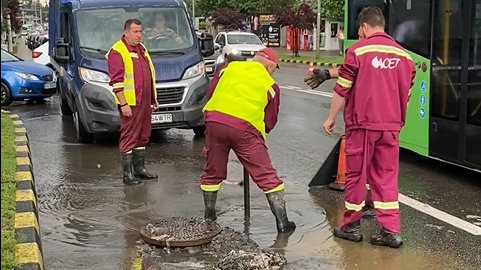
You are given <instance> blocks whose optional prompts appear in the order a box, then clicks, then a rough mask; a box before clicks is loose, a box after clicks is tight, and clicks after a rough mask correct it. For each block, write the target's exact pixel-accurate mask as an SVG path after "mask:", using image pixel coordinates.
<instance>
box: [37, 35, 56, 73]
mask: <svg viewBox="0 0 481 270" xmlns="http://www.w3.org/2000/svg"><path fill="white" fill-rule="evenodd" d="M32 60H33V62H35V63H38V64H42V65H44V66H47V67H49V68H51V69H53V66H52V64H51V63H50V56H49V55H48V41H47V42H45V43H44V44H42V45H40V46H39V47H37V48H36V49H34V50H33V51H32Z"/></svg>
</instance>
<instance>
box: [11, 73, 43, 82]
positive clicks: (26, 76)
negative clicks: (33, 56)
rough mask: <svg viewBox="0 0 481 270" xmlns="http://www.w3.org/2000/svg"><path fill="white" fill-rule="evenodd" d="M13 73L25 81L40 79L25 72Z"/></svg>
mask: <svg viewBox="0 0 481 270" xmlns="http://www.w3.org/2000/svg"><path fill="white" fill-rule="evenodd" d="M15 74H17V76H18V77H20V78H22V79H24V80H27V81H40V79H39V78H38V77H37V76H35V75H33V74H30V73H25V72H15Z"/></svg>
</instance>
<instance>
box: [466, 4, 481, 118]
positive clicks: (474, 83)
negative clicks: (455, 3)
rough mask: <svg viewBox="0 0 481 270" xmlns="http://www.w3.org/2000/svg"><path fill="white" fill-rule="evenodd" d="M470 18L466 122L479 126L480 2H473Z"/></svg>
mask: <svg viewBox="0 0 481 270" xmlns="http://www.w3.org/2000/svg"><path fill="white" fill-rule="evenodd" d="M471 16H472V17H471V18H472V22H473V23H472V26H471V35H470V40H469V65H468V111H467V112H468V113H467V122H468V123H470V124H473V125H478V126H481V0H476V1H473V5H472V11H471Z"/></svg>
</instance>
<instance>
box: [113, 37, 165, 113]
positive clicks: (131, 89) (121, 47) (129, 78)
mask: <svg viewBox="0 0 481 270" xmlns="http://www.w3.org/2000/svg"><path fill="white" fill-rule="evenodd" d="M140 45H142V46H143V47H144V52H145V57H146V58H147V62H149V66H150V73H151V76H152V89H153V90H154V91H153V92H154V98H155V100H157V89H156V88H155V69H154V65H153V64H152V59H151V58H150V55H149V52H148V51H147V48H146V47H145V46H144V44H142V43H141V44H140ZM110 50H114V51H116V52H118V53H119V54H120V56H122V61H123V62H124V81H123V82H118V83H115V84H114V85H112V87H113V88H121V87H123V88H124V96H125V101H126V102H127V104H129V106H135V105H136V103H137V99H136V96H135V81H134V61H132V57H141V56H138V55H137V54H136V53H133V52H129V50H128V49H127V46H126V45H125V44H124V42H123V41H122V40H119V41H117V42H116V43H115V44H114V45H113V46H112V48H110ZM110 50H109V51H108V52H107V54H106V55H105V57H107V58H108V56H109V53H110ZM115 102H116V103H117V104H120V102H119V100H118V98H117V96H115Z"/></svg>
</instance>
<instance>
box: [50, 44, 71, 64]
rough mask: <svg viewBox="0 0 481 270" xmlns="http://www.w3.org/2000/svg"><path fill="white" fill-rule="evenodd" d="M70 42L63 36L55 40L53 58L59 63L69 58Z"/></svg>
mask: <svg viewBox="0 0 481 270" xmlns="http://www.w3.org/2000/svg"><path fill="white" fill-rule="evenodd" d="M69 48H70V44H69V43H67V42H65V40H64V39H63V38H59V39H56V40H55V46H54V53H53V58H54V59H55V61H57V62H59V63H64V62H67V61H68V60H70V53H69V52H70V49H69Z"/></svg>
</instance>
